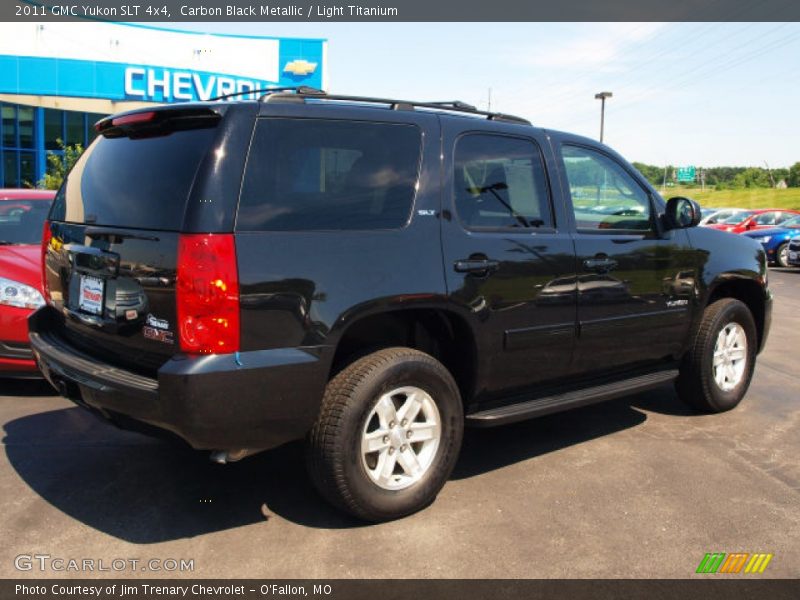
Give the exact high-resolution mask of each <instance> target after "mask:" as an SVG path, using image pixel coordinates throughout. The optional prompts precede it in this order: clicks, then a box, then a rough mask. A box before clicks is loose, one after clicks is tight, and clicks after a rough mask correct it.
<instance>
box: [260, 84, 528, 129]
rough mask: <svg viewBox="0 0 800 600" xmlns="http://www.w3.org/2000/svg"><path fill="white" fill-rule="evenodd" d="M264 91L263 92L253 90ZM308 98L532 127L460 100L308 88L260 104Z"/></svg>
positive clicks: (275, 91)
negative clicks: (347, 93)
mask: <svg viewBox="0 0 800 600" xmlns="http://www.w3.org/2000/svg"><path fill="white" fill-rule="evenodd" d="M253 91H258V92H260V91H262V90H251V91H250V92H249V93H253ZM306 98H311V99H313V100H333V101H342V102H355V103H363V104H385V105H388V106H389V107H390V108H391V109H392V110H414V109H415V108H428V109H432V110H441V111H447V112H457V113H467V114H470V115H475V116H479V117H485V118H486V119H488V120H490V121H506V122H509V123H521V124H523V125H530V124H531V122H530V121H528V120H527V119H523V118H522V117H515V116H514V115H507V114H504V113H497V112H488V111H484V110H478V109H477V108H475V107H474V106H473V105H471V104H467V103H466V102H462V101H460V100H448V101H444V102H414V101H411V100H397V99H391V98H371V97H369V96H344V95H340V94H328V93H326V92H324V91H322V90H318V89H316V88H310V87H306V86H299V87H286V88H271V89H268V90H265V91H264V95H263V96H261V98H259V101H260V102H305V101H306Z"/></svg>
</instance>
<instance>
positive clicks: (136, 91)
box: [0, 22, 327, 187]
mask: <svg viewBox="0 0 800 600" xmlns="http://www.w3.org/2000/svg"><path fill="white" fill-rule="evenodd" d="M326 46H327V43H326V41H325V40H319V39H292V38H270V37H257V36H229V35H216V34H197V33H185V32H177V31H172V30H164V29H157V28H152V27H147V26H141V25H126V24H115V23H100V22H87V23H44V24H38V23H0V110H2V140H0V142H1V143H0V184H2V185H3V187H14V186H23V185H30V184H35V182H36V181H38V180H39V179H41V177H42V176H43V175H44V171H45V168H46V163H47V156H46V154H47V152H59V151H60V150H59V146H58V145H57V143H56V139H57V138H58V139H61V140H62V141H63V142H64V143H66V144H73V143H80V144H88V143H89V142H90V141H91V140H92V139H93V137H94V136H93V129H92V127H91V126H92V125H93V124H94V122H95V121H96V120H97V119H99V118H100V117H102V116H105V115H107V114H111V113H115V112H120V111H123V110H130V109H132V108H139V107H142V106H148V105H151V104H160V103H165V102H166V103H177V102H190V101H197V100H209V99H211V98H214V97H216V96H221V95H224V94H230V93H239V92H244V95H243V96H240V97H242V98H257V97H258V96H259V95H260V93H258V92H255V90H259V89H265V88H270V87H277V86H294V85H307V86H311V87H316V88H321V89H325V88H326V87H327V81H326V77H327V69H326V67H327V65H326V64H325V63H326V58H327V48H326ZM250 90H253V92H252V93H248V92H250ZM57 134H58V135H57Z"/></svg>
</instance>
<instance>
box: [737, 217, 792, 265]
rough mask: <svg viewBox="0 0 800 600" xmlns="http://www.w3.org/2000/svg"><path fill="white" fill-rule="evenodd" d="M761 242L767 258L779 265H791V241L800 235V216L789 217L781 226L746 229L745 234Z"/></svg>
mask: <svg viewBox="0 0 800 600" xmlns="http://www.w3.org/2000/svg"><path fill="white" fill-rule="evenodd" d="M742 235H746V236H749V237H751V238H753V239H754V240H756V241H757V242H760V243H761V245H762V246H763V247H764V250H765V251H766V253H767V260H769V261H770V262H771V263H773V264H775V265H777V266H779V267H788V266H789V242H790V241H791V240H792V239H794V238H796V237H797V236H800V216H797V217H794V218H792V219H788V220H786V221H784V222H783V223H781V226H780V227H773V228H772V229H759V230H757V231H746V232H745V233H744V234H742Z"/></svg>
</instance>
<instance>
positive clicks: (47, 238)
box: [41, 220, 53, 304]
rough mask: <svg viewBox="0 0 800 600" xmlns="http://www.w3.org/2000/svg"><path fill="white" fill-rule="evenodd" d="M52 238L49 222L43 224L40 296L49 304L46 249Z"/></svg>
mask: <svg viewBox="0 0 800 600" xmlns="http://www.w3.org/2000/svg"><path fill="white" fill-rule="evenodd" d="M52 237H53V232H52V231H51V230H50V221H47V220H46V221H45V222H44V229H43V230H42V265H41V268H42V295H43V296H44V301H45V302H47V303H48V304H49V303H50V288H49V287H48V286H47V248H48V247H49V246H50V239H51V238H52Z"/></svg>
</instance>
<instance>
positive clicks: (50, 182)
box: [37, 139, 83, 190]
mask: <svg viewBox="0 0 800 600" xmlns="http://www.w3.org/2000/svg"><path fill="white" fill-rule="evenodd" d="M56 143H57V144H58V147H59V148H60V149H61V150H62V151H63V152H64V154H63V156H62V155H61V154H56V153H55V152H49V153H48V154H47V170H46V171H45V174H44V177H42V178H41V179H40V180H39V183H38V184H37V187H39V188H41V189H45V190H57V189H58V188H60V187H61V184H62V183H63V182H64V178H65V177H66V176H67V173H69V170H70V169H71V168H72V166H73V165H74V164H75V163H76V162H77V160H78V159H79V158H80V157H81V154H83V146H82V145H81V144H70V145H69V146H65V145H64V142H63V141H61V140H60V139H58V140H56Z"/></svg>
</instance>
